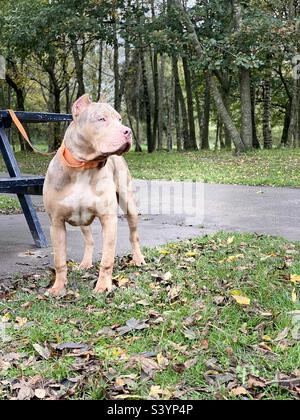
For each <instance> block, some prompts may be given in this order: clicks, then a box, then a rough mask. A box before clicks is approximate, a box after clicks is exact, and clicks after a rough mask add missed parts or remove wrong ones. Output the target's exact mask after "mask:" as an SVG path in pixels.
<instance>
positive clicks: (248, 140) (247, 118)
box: [240, 68, 253, 150]
mask: <svg viewBox="0 0 300 420" xmlns="http://www.w3.org/2000/svg"><path fill="white" fill-rule="evenodd" d="M250 88H251V79H250V72H249V70H248V69H244V68H241V69H240V91H241V124H242V127H241V136H242V140H243V143H244V146H245V148H246V149H248V150H250V149H252V147H253V138H252V136H253V131H252V106H251V92H250Z"/></svg>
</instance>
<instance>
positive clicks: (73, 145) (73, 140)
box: [64, 122, 107, 166]
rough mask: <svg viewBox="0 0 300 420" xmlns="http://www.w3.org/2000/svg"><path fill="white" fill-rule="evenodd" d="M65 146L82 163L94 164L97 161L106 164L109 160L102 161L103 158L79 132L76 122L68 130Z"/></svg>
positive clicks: (104, 158)
mask: <svg viewBox="0 0 300 420" xmlns="http://www.w3.org/2000/svg"><path fill="white" fill-rule="evenodd" d="M64 144H65V147H66V148H67V149H68V150H69V151H70V152H71V153H72V155H73V156H74V158H75V159H77V160H79V161H81V162H92V161H95V160H97V161H98V162H101V161H103V163H104V164H105V162H106V160H107V158H106V157H104V156H103V159H102V157H100V156H99V155H98V154H97V152H96V151H95V149H94V147H93V146H92V144H91V143H90V142H89V141H88V140H87V139H86V138H84V137H83V136H82V135H81V134H80V133H79V132H78V129H77V126H76V123H75V122H72V123H71V124H70V126H69V127H68V128H67V130H66V133H65V137H64ZM103 166H104V165H103Z"/></svg>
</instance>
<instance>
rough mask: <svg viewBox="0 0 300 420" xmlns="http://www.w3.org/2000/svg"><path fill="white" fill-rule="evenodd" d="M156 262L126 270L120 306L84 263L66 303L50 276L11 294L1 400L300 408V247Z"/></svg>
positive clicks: (251, 242) (207, 245) (266, 245)
mask: <svg viewBox="0 0 300 420" xmlns="http://www.w3.org/2000/svg"><path fill="white" fill-rule="evenodd" d="M145 254H146V257H147V261H148V265H147V266H146V267H145V268H137V267H133V266H131V265H130V264H129V263H128V259H127V258H123V259H121V260H119V261H118V263H117V264H116V268H115V271H114V283H115V288H114V290H113V292H112V293H111V294H110V295H99V296H94V295H93V294H92V288H93V286H94V283H95V281H96V279H97V271H96V269H93V270H90V271H89V272H88V273H85V272H80V271H78V270H76V267H75V266H74V264H70V272H69V284H68V293H67V294H66V296H64V297H63V298H61V299H59V300H55V299H52V298H47V297H46V298H45V297H44V292H45V287H46V286H48V284H49V283H50V275H49V274H47V273H45V274H43V275H35V276H34V275H32V276H25V277H16V278H15V280H14V281H13V282H12V284H11V285H7V284H6V286H5V289H3V293H2V301H1V303H0V326H1V331H2V338H3V340H2V342H1V351H0V372H1V373H0V398H2V399H7V398H12V397H19V398H24V397H25V398H27V399H29V398H42V399H45V398H56V399H59V398H60V399H73V398H76V399H104V398H105V399H124V398H126V399H128V398H129V399H171V398H176V399H240V398H242V399H245V398H246V399H297V398H298V397H299V385H300V372H299V366H300V342H299V338H300V334H299V330H300V320H299V312H297V311H299V309H300V306H299V290H300V289H299V283H298V280H299V278H298V277H295V276H294V277H292V276H291V275H292V274H294V275H297V274H300V244H299V243H290V242H287V241H285V240H283V239H280V238H275V237H268V236H257V235H250V234H236V235H228V234H223V233H220V234H218V235H214V236H208V237H203V238H199V239H193V240H187V241H183V242H179V243H173V244H168V245H166V246H164V247H161V248H156V249H147V250H145ZM292 280H293V281H294V282H293V281H292ZM239 302H240V303H239ZM242 303H243V304H242ZM297 314H298V315H297ZM297 317H298V318H297ZM129 320H130V321H129ZM128 321H129V322H128ZM124 326H125V327H126V328H122V327H124ZM1 331H0V332H1ZM70 343H77V347H80V346H78V344H81V345H82V346H81V348H74V347H76V345H75V346H74V345H71V344H70ZM37 345H39V346H40V347H39V346H37ZM59 345H62V347H57V346H59Z"/></svg>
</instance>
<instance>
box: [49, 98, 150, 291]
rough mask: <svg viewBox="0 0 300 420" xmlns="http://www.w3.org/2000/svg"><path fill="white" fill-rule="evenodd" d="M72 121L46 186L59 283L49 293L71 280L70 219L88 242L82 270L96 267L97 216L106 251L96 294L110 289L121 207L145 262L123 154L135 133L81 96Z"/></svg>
mask: <svg viewBox="0 0 300 420" xmlns="http://www.w3.org/2000/svg"><path fill="white" fill-rule="evenodd" d="M72 115H73V121H72V123H71V124H70V125H69V127H68V128H67V130H66V133H65V137H64V140H63V143H62V146H61V147H60V149H59V150H58V152H57V153H56V155H55V156H54V158H53V160H52V161H51V163H50V165H49V168H48V171H47V174H46V178H45V183H44V189H43V200H44V206H45V210H46V212H47V213H48V215H49V218H50V222H51V228H50V232H51V240H52V245H53V251H54V264H55V274H56V275H55V283H54V285H53V287H52V288H51V289H49V293H50V294H51V295H53V296H59V295H61V294H62V293H63V292H64V290H65V286H66V284H67V251H66V240H67V238H66V223H69V224H71V225H72V226H80V228H81V231H82V233H83V237H84V241H85V250H84V256H83V260H82V262H81V264H80V268H81V269H88V268H91V267H92V265H93V261H92V260H93V250H94V240H93V236H92V233H91V229H90V225H91V223H92V222H93V220H94V219H95V218H96V217H98V218H99V219H100V222H101V225H102V237H103V250H102V259H101V264H100V273H99V279H98V282H97V284H96V287H95V289H94V292H96V293H103V292H106V291H108V292H109V291H111V289H112V271H113V265H114V258H115V251H116V239H117V217H118V207H119V206H120V207H121V208H122V210H123V212H124V213H125V215H126V216H127V221H128V225H129V230H130V241H131V245H132V254H133V263H134V264H136V265H138V266H140V265H144V264H145V259H144V256H143V255H142V252H141V248H140V242H139V236H138V231H137V225H138V213H137V208H136V204H135V199H134V194H133V188H132V178H131V176H130V173H129V170H128V167H127V164H126V162H125V160H124V158H123V157H122V155H123V154H124V153H126V152H128V151H129V149H130V147H131V145H132V132H131V130H130V128H128V127H126V126H125V125H123V124H122V119H121V116H120V114H119V113H118V112H116V111H115V110H114V109H113V108H112V107H111V106H110V105H109V104H107V103H104V102H102V103H101V102H99V103H96V102H93V101H92V100H91V99H90V97H89V95H83V96H82V97H80V98H79V99H78V100H77V101H76V102H75V103H74V105H73V107H72Z"/></svg>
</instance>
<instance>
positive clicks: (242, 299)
mask: <svg viewBox="0 0 300 420" xmlns="http://www.w3.org/2000/svg"><path fill="white" fill-rule="evenodd" d="M230 294H231V296H232V297H233V299H234V300H235V301H236V302H237V303H238V304H239V305H242V306H248V305H250V303H251V300H250V299H249V298H248V297H247V296H243V295H242V292H240V291H239V290H233V291H232V292H231V293H230Z"/></svg>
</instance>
